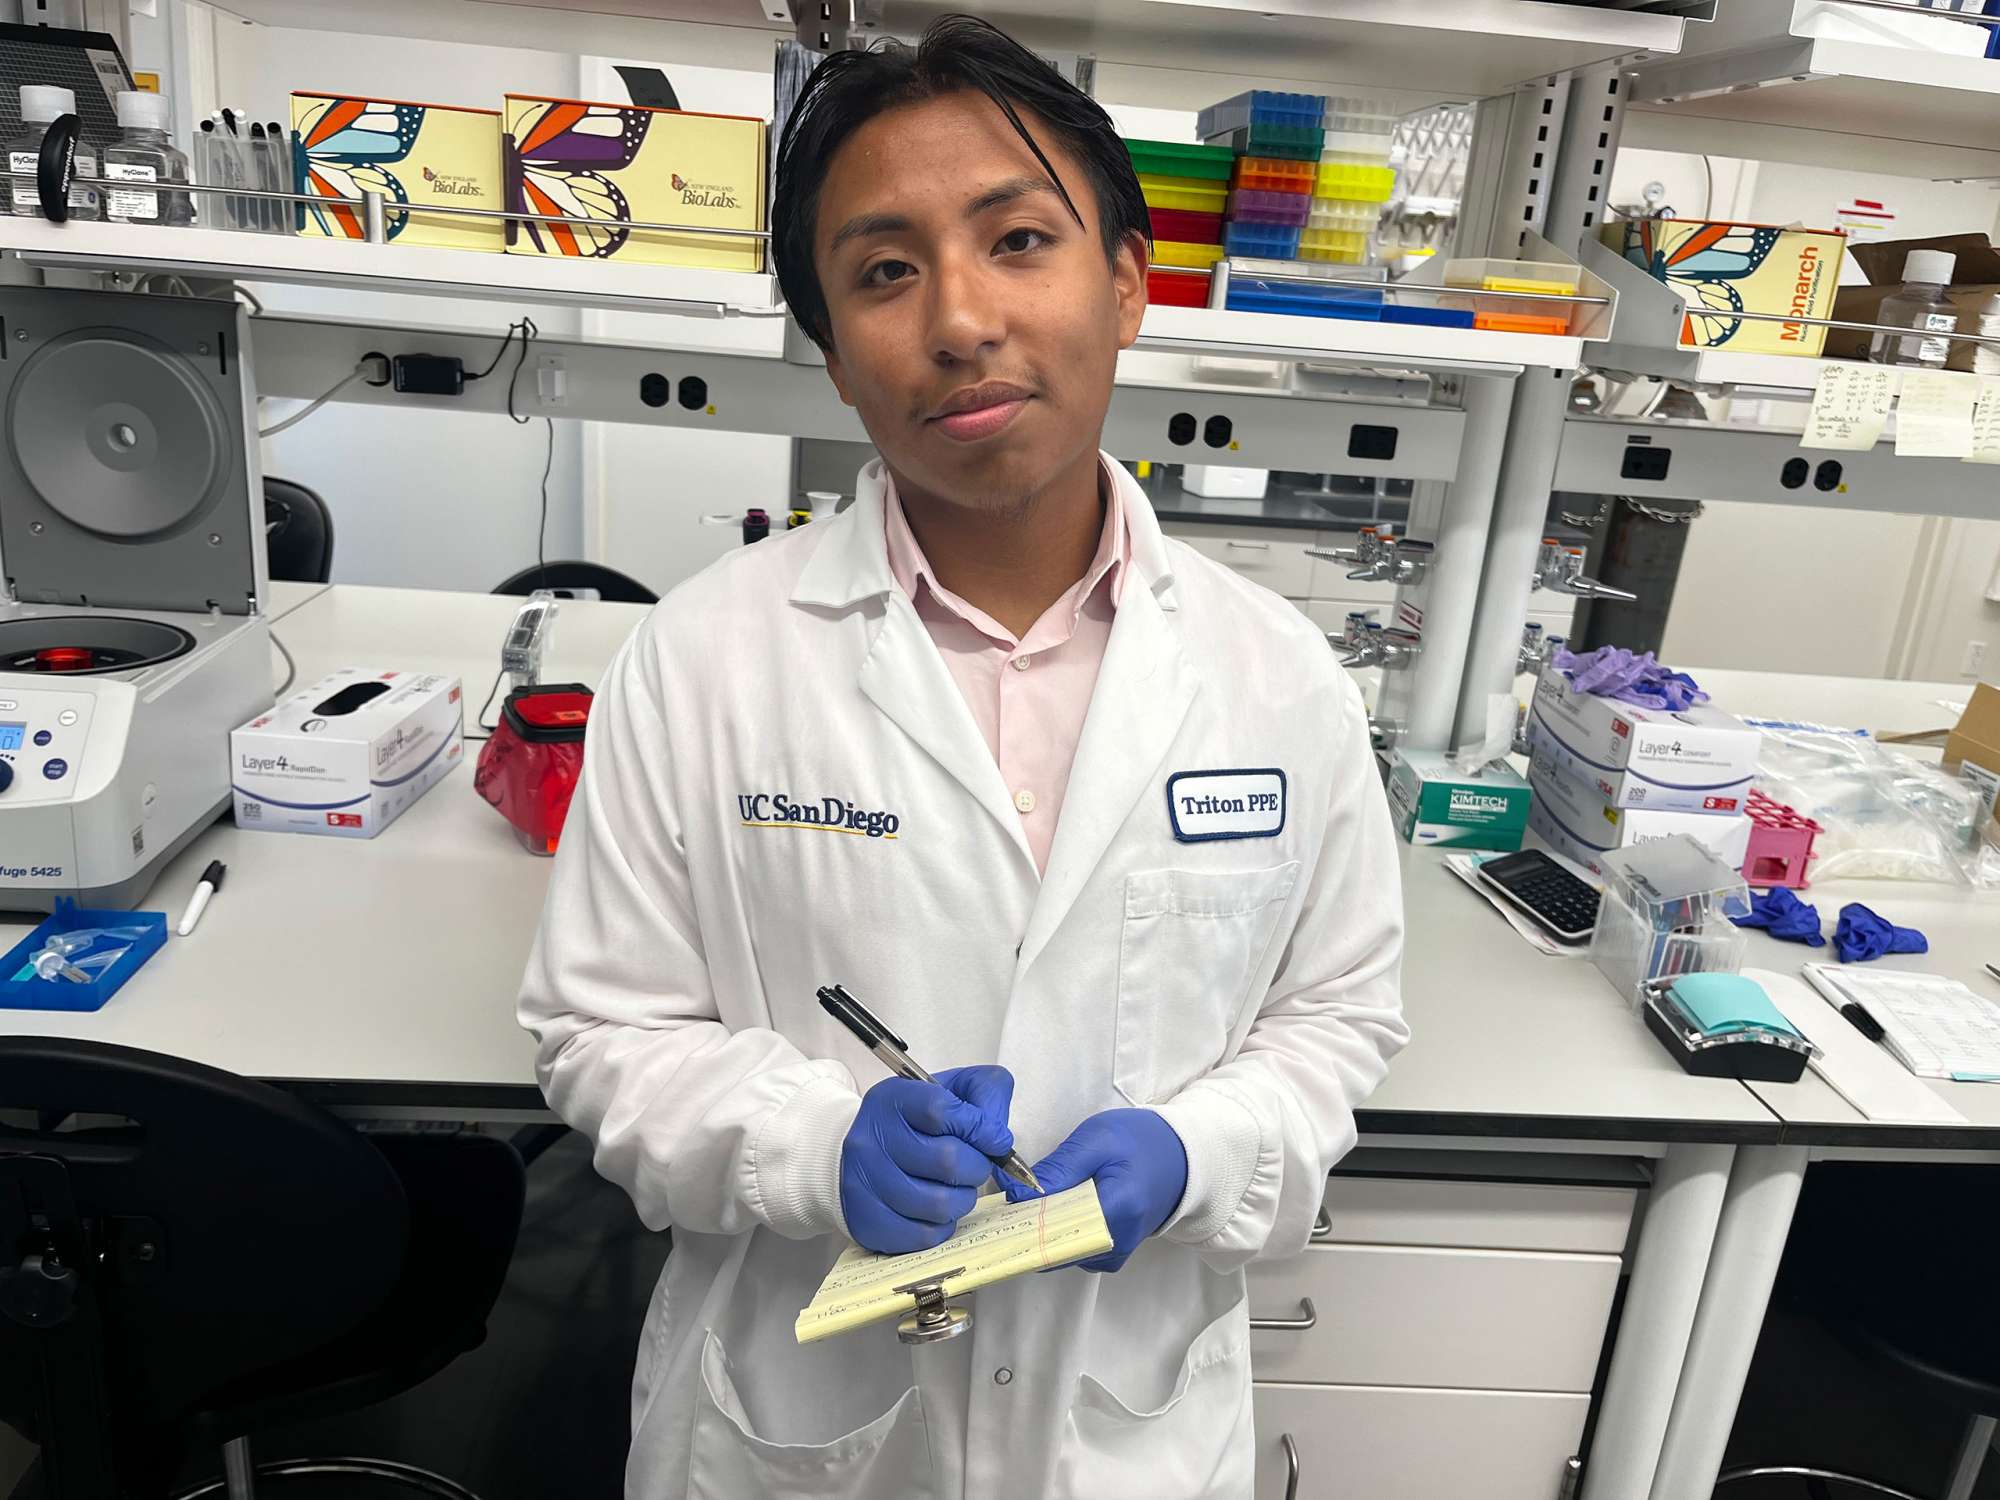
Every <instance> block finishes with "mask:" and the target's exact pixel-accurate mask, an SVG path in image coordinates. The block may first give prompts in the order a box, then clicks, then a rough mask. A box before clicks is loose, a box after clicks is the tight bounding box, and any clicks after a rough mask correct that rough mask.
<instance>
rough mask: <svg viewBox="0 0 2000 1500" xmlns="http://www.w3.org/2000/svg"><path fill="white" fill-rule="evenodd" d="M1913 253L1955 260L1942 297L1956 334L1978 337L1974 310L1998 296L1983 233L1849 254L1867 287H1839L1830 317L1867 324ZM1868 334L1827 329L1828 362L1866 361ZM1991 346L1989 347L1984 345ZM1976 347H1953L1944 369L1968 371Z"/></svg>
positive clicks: (1998, 260)
mask: <svg viewBox="0 0 2000 1500" xmlns="http://www.w3.org/2000/svg"><path fill="white" fill-rule="evenodd" d="M1912 250H1942V251H1944V252H1945V253H1946V254H1948V255H1953V256H1956V257H1957V264H1956V265H1954V266H1953V267H1952V276H1951V286H1950V287H1949V288H1948V289H1947V290H1946V293H1945V295H1946V296H1948V297H1949V298H1950V299H1951V303H1952V306H1954V307H1956V308H1957V309H1958V328H1957V330H1956V331H1957V332H1959V333H1977V332H1979V309H1980V306H1981V304H1983V303H1984V302H1985V301H1986V299H1987V298H1988V297H1992V296H1995V295H2000V250H1996V249H1994V248H1993V242H1992V241H1991V240H1989V239H1988V238H1987V237H1986V236H1985V235H1983V234H1946V235H1939V236H1937V237H1935V238H1933V239H1927V240H1877V241H1874V242H1873V243H1870V244H1862V245H1856V246H1854V247H1853V249H1852V251H1851V252H1850V253H1851V254H1852V255H1853V256H1854V263H1855V264H1856V265H1857V266H1859V267H1861V270H1862V274H1864V275H1865V276H1867V278H1868V285H1866V286H1844V287H1842V288H1841V289H1840V295H1839V296H1838V297H1836V298H1835V299H1834V304H1833V315H1834V316H1835V317H1836V318H1839V319H1841V320H1842V321H1844V322H1854V323H1872V322H1874V321H1875V319H1876V315H1877V314H1879V313H1880V312H1881V310H1882V303H1883V302H1884V301H1885V300H1887V299H1888V298H1890V297H1893V296H1894V295H1895V294H1896V292H1897V291H1898V290H1899V289H1900V288H1901V286H1902V284H1903V261H1904V259H1905V258H1906V257H1907V256H1908V255H1909V253H1910V252H1911V251H1912ZM1869 337H1870V336H1869V335H1868V334H1865V333H1862V332H1860V331H1859V330H1857V329H1852V328H1832V329H1828V330H1827V335H1826V354H1827V357H1828V358H1829V359H1866V358H1867V357H1868V341H1869ZM1989 347H1990V346H1989ZM1978 351H1979V345H1977V344H1954V345H1952V350H1951V358H1950V360H1948V361H1947V362H1946V368H1947V369H1952V370H1970V369H1971V368H1972V367H1973V366H1972V360H1973V356H1974V355H1975V354H1977V353H1978Z"/></svg>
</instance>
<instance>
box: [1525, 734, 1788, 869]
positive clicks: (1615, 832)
mask: <svg viewBox="0 0 2000 1500" xmlns="http://www.w3.org/2000/svg"><path fill="white" fill-rule="evenodd" d="M1528 784H1529V786H1530V787H1531V788H1533V790H1534V805H1533V806H1532V807H1531V808H1530V809H1529V812H1528V827H1529V828H1531V829H1532V830H1534V832H1535V833H1536V835H1537V836H1539V837H1540V838H1542V839H1543V840H1545V841H1546V842H1547V843H1548V845H1549V847H1550V848H1551V849H1554V850H1555V851H1556V852H1557V853H1558V854H1561V855H1562V856H1563V857H1564V858H1565V859H1569V860H1573V861H1574V862H1575V863H1577V864H1579V865H1581V866H1583V868H1585V869H1586V870H1589V871H1590V872H1591V874H1593V875H1602V874H1603V873H1604V867H1603V857H1604V856H1605V855H1606V854H1609V853H1610V852H1611V851H1612V850H1613V849H1623V848H1626V847H1627V846H1629V845H1632V844H1650V843H1652V842H1654V841H1655V840H1657V839H1664V838H1671V837H1673V835H1675V834H1677V833H1685V834H1688V835H1689V836H1690V837H1692V838H1693V839H1694V840H1695V841H1696V842H1697V843H1700V844H1702V845H1704V846H1705V847H1707V848H1708V849H1710V850H1711V851H1713V852H1714V854H1715V856H1716V858H1718V859H1720V860H1722V861H1723V862H1724V863H1725V864H1727V865H1728V866H1729V867H1730V869H1732V870H1736V869H1741V868H1742V866H1743V860H1744V857H1745V856H1746V855H1747V854H1748V853H1749V852H1750V819H1749V818H1748V817H1746V816H1745V815H1744V814H1742V813H1686V812H1656V811H1654V810H1653V809H1651V808H1616V807H1612V806H1610V805H1609V804H1608V803H1606V802H1602V801H1600V800H1598V799H1597V798H1596V797H1595V796H1594V795H1592V793H1591V792H1590V789H1589V788H1587V787H1584V786H1580V785H1578V784H1577V783H1575V782H1572V781H1569V780H1568V779H1567V778H1564V777H1562V776H1560V775H1552V774H1550V771H1549V768H1548V767H1547V765H1546V764H1536V763H1533V762H1531V763H1530V765H1529V768H1528Z"/></svg>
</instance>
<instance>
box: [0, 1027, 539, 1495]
mask: <svg viewBox="0 0 2000 1500" xmlns="http://www.w3.org/2000/svg"><path fill="white" fill-rule="evenodd" d="M23 1119H32V1120H33V1121H34V1122H35V1123H34V1124H33V1125H24V1124H22V1123H20V1121H22V1120H23ZM522 1191H523V1182H522V1172H521V1165H520V1160H519V1158H518V1157H516V1156H515V1155H514V1152H513V1149H512V1147H510V1146H508V1145H507V1143H506V1142H504V1141H501V1140H497V1139H494V1138H491V1137H487V1136H479V1135H472V1134H458V1135H447V1136H439V1135H420V1136H397V1135H386V1134H385V1135H368V1136H364V1135H361V1134H359V1133H357V1132H355V1131H353V1130H351V1129H349V1128H348V1127H347V1126H345V1125H343V1124H341V1123H340V1122H339V1121H338V1120H335V1119H334V1118H333V1117H332V1116H330V1115H328V1114H326V1113H325V1112H324V1111H322V1110H320V1109H318V1108H316V1107H314V1106H312V1105H309V1104H307V1103H305V1102H303V1101H302V1100H299V1099H297V1098H295V1097H293V1096H292V1095H290V1094H287V1093H285V1092H283V1091H282V1090H280V1089H275V1088H271V1087H269V1086H267V1085H264V1084H259V1083H253V1082H250V1081H248V1080H246V1079H242V1078H238V1077H236V1076H235V1075H234V1074H230V1073H224V1072H221V1071H218V1070H216V1069H213V1068H207V1067H202V1066H200V1065H198V1064H195V1063H188V1062H183V1061H180V1060H179V1059H176V1058H170V1057H162V1056H160V1055H158V1054H155V1053H150V1052H140V1051H136V1050H133V1049H131V1048H125V1047H112V1046H107V1045H104V1044H102V1043H95V1042H82V1041H68V1040H62V1039H55V1038H38V1037H7V1038H0V1419H4V1420H5V1421H7V1422H9V1423H11V1424H12V1425H13V1426H14V1427H16V1428H18V1429H19V1430H20V1431H21V1432H22V1433H23V1434H24V1435H25V1436H26V1437H27V1438H28V1439H29V1440H30V1441H31V1442H35V1443H38V1444H40V1447H41V1453H40V1456H39V1458H38V1460H37V1463H36V1467H35V1468H34V1469H31V1470H30V1471H29V1473H28V1475H27V1477H26V1478H25V1479H24V1480H23V1482H22V1484H21V1485H20V1486H19V1487H17V1489H16V1490H15V1495H16V1496H17V1497H23V1496H32V1497H36V1500H112V1497H114V1496H115V1497H118V1500H126V1497H131V1500H161V1497H165V1496H167V1495H168V1493H169V1490H170V1488H171V1486H172V1484H173V1482H174V1476H175V1475H176V1473H177V1471H179V1470H180V1469H181V1468H182V1466H183V1464H184V1463H186V1462H187V1461H188V1460H189V1458H190V1456H191V1455H193V1454H195V1453H196V1452H198V1451H199V1449H200V1447H201V1446H202V1445H204V1444H213V1445H216V1446H219V1447H220V1448H221V1449H222V1457H223V1468H224V1476H223V1478H221V1479H218V1480H215V1481H213V1482H211V1483H206V1484H202V1485H198V1486H196V1487H195V1488H193V1489H190V1490H185V1491H183V1492H182V1493H181V1495H180V1496H179V1497H177V1500H194V1497H197V1496H208V1495H220V1494H223V1493H225V1492H226V1493H227V1495H228V1496H229V1497H230V1500H247V1497H250V1496H252V1495H253V1494H254V1493H255V1491H256V1485H257V1482H258V1481H260V1480H282V1479H286V1478H291V1477H299V1476H307V1475H322V1474H348V1475H361V1476H366V1477H368V1478H370V1479H373V1480H375V1481H378V1482H384V1483H388V1484H391V1485H395V1486H398V1487H400V1488H403V1489H407V1490H410V1491H414V1492H416V1493H418V1494H424V1495H431V1496H439V1497H449V1500H473V1497H471V1496H470V1495H469V1493H468V1492H467V1491H466V1490H464V1489H462V1488H460V1487H459V1486H458V1485H456V1484H454V1483H452V1482H451V1481H450V1480H448V1479H445V1478H442V1477H440V1476H438V1475H434V1474H430V1473H427V1472H425V1471H423V1470H420V1469H415V1468H412V1467H410V1466H408V1465H404V1464H399V1463H394V1462H390V1461H387V1460H378V1459H325V1460H313V1459H296V1460H290V1461H284V1462H278V1463H271V1464H264V1465H261V1466H253V1464H252V1462H251V1457H250V1439H251V1438H252V1437H253V1436H254V1435H256V1434H258V1433H261V1432H265V1431H268V1430H270V1429H274V1428H277V1427H279V1426H282V1425H286V1424H290V1423H294V1422H299V1421H304V1420H307V1419H310V1418H315V1417H322V1416H329V1415H333V1414H336V1413H339V1412H344V1411H352V1410H355V1409H358V1408H360V1407H362V1406H366V1405H369V1404H372V1403H374V1402H377V1401H380V1400H383V1399H385V1398H387V1397H389V1396H392V1395H395V1394H398V1393H399V1392H401V1391H404V1390H407V1389H409V1388H410V1387H412V1386H414V1385H416V1384H417V1383H418V1382H420V1381H422V1380H425V1379H428V1378H429V1377H430V1376H431V1375H433V1374H435V1373H436V1372H437V1371H438V1370H440V1369H442V1368H444V1366H445V1365H447V1364H449V1363H450V1362H451V1360H452V1359H454V1358H455V1357H456V1356H457V1355H459V1354H460V1353H463V1352H464V1351H466V1350H468V1349H471V1348H473V1347H475V1346H476V1345H477V1344H479V1342H480V1341H481V1340H482V1339H483V1338H484V1336H485V1320H486V1317H487V1315H488V1313H489V1312H490V1311H491V1309H492V1306H493V1303H494V1300H495V1299H496V1298H497V1297H498V1295H499V1292H500V1285H501V1281H502V1279H503V1278H504V1276H505V1274H506V1268H507V1263H508V1261H509V1259H510V1258H511V1257H512V1254H513V1247H514V1237H515V1234H516V1232H517V1231H518V1229H519V1227H520V1221H521V1201H522Z"/></svg>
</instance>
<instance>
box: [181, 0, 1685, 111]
mask: <svg viewBox="0 0 2000 1500" xmlns="http://www.w3.org/2000/svg"><path fill="white" fill-rule="evenodd" d="M964 8H965V6H964V3H963V0H881V3H879V4H869V5H862V6H858V7H857V8H856V9H857V11H858V13H859V16H860V21H861V25H862V26H863V28H864V29H865V30H867V31H871V32H880V33H881V34H883V35H897V36H909V35H913V34H914V33H916V32H917V31H920V30H921V29H922V28H923V26H924V25H925V24H926V23H927V22H929V21H931V20H932V19H934V18H935V17H937V16H940V15H943V14H946V13H948V12H951V11H955V10H962V9H964ZM216 9H217V10H218V11H219V12H221V13H223V14H224V15H233V16H235V17H236V18H238V19H239V20H242V21H245V22H249V23H253V24H259V25H265V26H284V27H294V28H301V29H308V30H321V31H325V30H338V31H346V32H357V33H363V34H367V35H374V36H383V37H393V36H404V37H426V38H433V39H437V40H443V41H462V42H475V43H481V44H484V45H488V46H506V47H526V48H533V49H538V50H543V51H554V52H564V53H574V52H583V53H588V54H595V55H600V56H611V57H646V56H657V55H663V53H662V44H663V43H668V42H673V41H675V40H676V33H678V35H679V37H680V38H686V37H687V35H688V31H689V28H694V27H698V28H699V30H700V32H701V33H702V41H701V45H700V53H699V55H700V59H701V61H702V62H703V63H704V64H706V65H709V66H713V67H739V68H744V67H747V68H756V69H758V70H760V71H761V70H765V69H768V68H769V67H770V60H771V43H772V40H773V38H774V37H776V36H780V35H789V34H790V33H791V31H792V29H793V25H794V20H795V18H802V17H804V16H805V15H807V14H808V12H807V11H806V10H805V8H804V7H803V6H800V5H798V4H795V3H792V0H744V3H742V4H740V5H736V6H729V7H718V6H717V5H715V4H714V0H539V3H535V4H521V3H516V0H507V3H499V4H495V3H489V0H342V3H341V4H339V5H328V4H326V3H325V0H218V4H217V6H216ZM977 9H978V11H979V13H980V15H982V16H984V17H985V18H986V19H988V20H990V21H992V22H994V23H995V24H996V25H999V26H1002V27H1004V28H1006V29H1007V30H1009V31H1010V32H1012V33H1013V34H1014V35H1015V36H1017V37H1019V38H1020V39H1021V40H1022V41H1023V42H1026V43H1027V44H1028V45H1030V46H1033V47H1036V48H1037V49H1039V50H1041V51H1043V52H1045V53H1055V54H1061V53H1071V54H1088V55H1091V56H1094V57H1095V58H1096V59H1097V62H1098V64H1099V66H1100V68H1101V67H1102V66H1103V65H1106V64H1114V65H1115V64H1131V65H1137V66H1141V67H1147V68H1154V69H1167V70H1186V73H1187V76H1186V77H1185V78H1184V79H1182V80H1179V81H1175V80H1169V79H1156V80H1154V82H1155V83H1156V84H1158V85H1160V86H1162V87H1174V88H1181V89H1184V90H1185V92H1184V94H1182V95H1180V96H1177V97H1176V98H1175V99H1172V100H1169V99H1166V98H1160V97H1153V98H1147V99H1144V100H1140V99H1127V100H1125V101H1124V102H1129V103H1158V104H1169V103H1172V104H1174V105H1176V106H1177V107H1181V108H1188V109H1198V108H1200V107H1201V106H1203V105H1207V104H1213V103H1214V102H1215V101H1216V99H1217V98H1219V97H1221V96H1222V95H1223V94H1226V93H1230V92H1234V89H1231V88H1220V87H1217V86H1216V85H1215V84H1214V82H1213V81H1212V80H1211V81H1209V82H1206V83H1204V82H1202V81H1201V76H1202V75H1204V74H1211V73H1229V74H1234V75H1240V76H1242V77H1244V78H1246V79H1253V80H1262V79H1270V80H1273V81H1277V82H1281V81H1283V80H1286V79H1293V80H1300V81H1303V82H1305V83H1307V84H1309V85H1314V84H1320V83H1323V82H1328V81H1333V82H1338V81H1352V82H1357V83H1361V82H1365V83H1367V84H1368V85H1369V86H1370V87H1373V88H1411V89H1424V90H1431V91H1436V92H1439V93H1451V94H1466V93H1490V92H1494V91H1498V90H1503V89H1507V88H1510V87H1512V86H1513V85H1514V84H1516V83H1518V82H1519V81H1520V80H1522V79H1524V78H1530V77H1534V76H1536V75H1538V74H1544V73H1549V72H1553V71H1556V70H1558V69H1562V68H1569V67H1577V66H1582V65H1585V64H1588V63H1592V62H1598V61H1602V60H1604V59H1606V58H1610V57H1617V56H1624V55H1628V54H1631V53H1634V52H1647V53H1667V52H1673V51H1675V50H1676V49H1677V48H1678V47H1679V46H1680V45H1681V40H1682V32H1683V27H1684V26H1685V25H1686V24H1687V22H1688V21H1689V20H1690V19H1693V20H1697V21H1700V20H1705V19H1706V17H1707V16H1709V15H1711V14H1713V13H1714V11H1715V9H1716V0H1639V3H1637V4H1633V3H1630V0H1622V3H1621V0H1613V3H1606V4H1598V5H1589V4H1558V3H1552V0H1451V3H1449V4H1445V3H1437V0H1433V3H1429V4H1422V5H1418V4H1411V3H1408V0H991V3H987V4H982V5H980V6H978V7H977ZM703 23H708V24H703ZM717 23H720V24H717ZM672 55H676V56H690V55H694V54H693V53H690V52H688V51H686V50H681V49H676V50H674V51H673V52H672ZM1099 76H1100V81H1103V75H1102V73H1100V75H1099ZM1312 91H1313V92H1321V91H1322V90H1320V89H1318V88H1314V89H1313V90H1312ZM1104 96H1105V97H1111V98H1120V97H1122V96H1121V95H1119V94H1115V93H1106V94H1105V95H1104Z"/></svg>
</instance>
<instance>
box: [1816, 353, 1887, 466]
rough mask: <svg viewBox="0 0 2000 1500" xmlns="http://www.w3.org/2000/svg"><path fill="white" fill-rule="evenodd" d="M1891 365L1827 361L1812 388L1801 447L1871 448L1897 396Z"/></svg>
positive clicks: (1853, 449)
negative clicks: (1817, 381) (1816, 383)
mask: <svg viewBox="0 0 2000 1500" xmlns="http://www.w3.org/2000/svg"><path fill="white" fill-rule="evenodd" d="M1901 373H1902V371H1900V370H1898V369H1897V368H1896V367H1895V366H1894V365H1866V364H1860V363H1858V362H1857V363H1850V364H1834V363H1829V364H1827V365H1826V366H1825V367H1824V368H1823V369H1822V370H1821V372H1820V377H1819V384H1818V385H1817V386H1815V387H1814V388H1813V399H1812V410H1811V411H1810V412H1808V413H1807V414H1806V430H1805V432H1804V434H1803V435H1802V436H1801V437H1800V438H1799V446H1800V447H1801V448H1837V449H1843V450H1848V451H1859V450H1862V449H1867V448H1872V447H1874V446H1875V444H1876V442H1877V441H1879V440H1880V438H1881V436H1882V429H1883V428H1885V427H1887V426H1888V425H1889V403H1890V402H1891V401H1893V400H1894V399H1895V397H1896V377H1897V376H1898V375H1900V374H1901Z"/></svg>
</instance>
